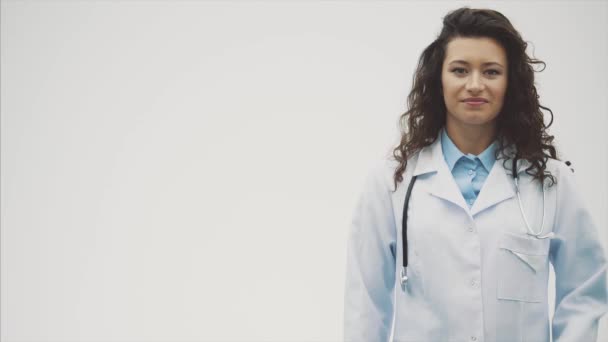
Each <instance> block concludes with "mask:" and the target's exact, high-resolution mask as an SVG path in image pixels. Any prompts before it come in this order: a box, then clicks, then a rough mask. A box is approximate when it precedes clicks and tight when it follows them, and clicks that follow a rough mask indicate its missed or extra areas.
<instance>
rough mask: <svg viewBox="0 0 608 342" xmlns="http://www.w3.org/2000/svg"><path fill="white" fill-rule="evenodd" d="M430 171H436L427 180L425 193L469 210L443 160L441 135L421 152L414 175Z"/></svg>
mask: <svg viewBox="0 0 608 342" xmlns="http://www.w3.org/2000/svg"><path fill="white" fill-rule="evenodd" d="M431 171H436V173H435V174H433V175H431V176H430V177H429V178H428V180H427V181H428V183H427V191H428V192H429V193H430V194H431V195H433V196H436V197H439V198H442V199H444V200H446V201H450V202H452V203H454V204H456V205H458V206H459V207H461V208H462V209H464V210H465V211H468V210H469V208H468V206H467V205H466V203H465V201H464V198H463V197H462V193H461V192H460V189H459V188H458V185H457V184H456V181H455V180H454V177H453V176H452V173H451V172H450V170H449V169H448V165H447V164H446V162H445V159H444V158H443V151H442V149H441V134H439V136H438V137H437V139H435V142H434V143H433V144H431V145H430V146H427V147H425V148H424V149H423V150H422V151H421V153H420V158H419V160H418V164H417V165H416V171H415V172H414V174H415V175H419V174H422V173H428V172H431Z"/></svg>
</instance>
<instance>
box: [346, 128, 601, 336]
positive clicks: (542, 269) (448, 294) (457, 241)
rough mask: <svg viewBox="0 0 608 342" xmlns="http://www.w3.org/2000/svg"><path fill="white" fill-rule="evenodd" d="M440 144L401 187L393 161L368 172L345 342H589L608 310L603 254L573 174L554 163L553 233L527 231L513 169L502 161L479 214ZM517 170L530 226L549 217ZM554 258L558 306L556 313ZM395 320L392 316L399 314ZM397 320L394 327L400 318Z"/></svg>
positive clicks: (533, 186)
mask: <svg viewBox="0 0 608 342" xmlns="http://www.w3.org/2000/svg"><path fill="white" fill-rule="evenodd" d="M440 139H441V138H440V137H438V138H437V140H436V141H435V142H434V143H433V144H432V145H430V146H428V147H426V148H424V149H422V150H421V151H420V152H419V153H418V154H417V155H415V156H414V157H413V158H412V159H410V161H411V160H413V159H417V160H416V165H415V168H414V167H412V164H413V163H412V162H408V165H407V169H406V171H405V172H404V181H403V182H401V183H399V186H398V189H397V191H396V192H395V193H392V190H393V189H394V183H393V173H394V170H395V169H396V167H397V162H396V161H394V160H385V161H382V162H381V163H379V164H378V165H376V166H375V167H373V168H372V171H371V172H370V173H369V174H368V176H367V179H366V181H365V185H364V187H363V191H362V193H361V195H360V198H359V200H358V203H357V206H356V208H355V211H354V215H353V219H352V224H351V227H350V230H349V234H348V243H347V263H346V264H347V270H346V281H345V296H344V340H345V341H366V342H383V341H389V339H390V337H391V336H393V338H394V339H393V340H394V341H418V342H420V341H469V342H471V341H474V342H483V341H505V342H519V341H549V340H550V331H549V330H550V329H552V334H553V341H556V342H558V341H559V342H581V341H584V342H592V341H596V339H597V328H598V320H599V318H600V317H601V316H602V315H603V314H604V313H605V312H606V311H608V304H607V297H608V289H607V286H606V270H607V266H606V255H605V252H604V250H603V248H602V245H601V243H600V241H599V234H598V232H597V229H596V227H595V225H594V223H593V221H592V218H591V216H590V214H589V211H588V210H587V209H586V208H585V206H584V204H583V202H582V201H581V197H580V193H579V191H578V188H577V186H576V185H575V181H574V176H573V173H572V172H571V170H570V169H569V168H568V166H566V165H565V164H564V163H563V162H561V161H557V160H553V159H550V160H549V161H548V165H547V167H548V170H550V171H551V172H552V174H553V175H554V176H555V177H556V179H557V184H556V185H554V186H553V187H550V188H548V189H547V190H546V199H545V205H546V208H545V210H546V213H545V215H546V217H545V226H546V228H545V232H549V231H553V232H554V233H555V236H554V237H553V238H551V239H536V238H534V237H531V236H528V235H526V226H525V224H524V221H523V218H522V216H521V213H520V209H519V206H518V201H517V196H516V193H515V185H514V182H513V179H512V178H511V171H510V165H511V163H510V162H508V163H507V164H505V165H506V167H503V160H501V159H497V160H496V162H495V163H494V166H493V167H492V170H491V171H490V173H489V175H488V177H487V179H486V181H485V183H484V185H483V188H482V189H481V191H480V193H479V196H478V198H477V199H476V201H475V203H474V205H473V206H472V208H470V209H469V207H468V206H467V204H466V203H465V201H464V199H463V197H462V194H461V192H460V189H459V188H458V186H457V184H456V182H455V181H454V178H453V176H452V174H451V172H450V171H449V169H448V166H447V164H446V163H445V160H444V157H443V153H442V149H441V141H440ZM527 166H529V164H527V163H526V162H525V161H523V163H522V164H521V165H520V166H519V168H518V174H519V177H520V189H521V196H522V202H523V204H524V210H525V213H526V215H527V217H528V222H529V223H530V225H531V227H532V229H534V230H535V231H538V230H539V229H540V226H541V219H542V210H543V207H542V205H543V204H542V198H543V197H542V192H541V188H540V185H539V183H538V181H536V180H535V181H534V182H532V177H531V176H529V175H527V174H526V173H525V171H524V169H525V168H526V167H527ZM412 171H413V174H414V175H418V178H417V180H416V183H415V185H414V187H413V190H412V194H411V198H410V204H409V210H408V217H409V219H408V233H407V236H408V246H409V249H410V250H409V253H408V256H409V265H408V269H407V271H408V276H409V280H408V282H407V283H406V284H405V285H404V286H402V285H401V283H400V270H401V266H402V262H403V261H402V260H403V259H402V253H403V247H402V242H401V222H402V214H403V204H404V201H405V192H406V190H407V186H408V184H409V180H410V177H411V173H412ZM549 262H551V264H552V265H553V267H554V270H555V274H556V298H555V300H556V306H555V312H554V318H553V321H552V322H550V321H549V316H548V304H547V303H548V296H547V288H548V276H549ZM393 316H394V317H393ZM393 319H394V321H393Z"/></svg>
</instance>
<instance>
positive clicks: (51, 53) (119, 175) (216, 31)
mask: <svg viewBox="0 0 608 342" xmlns="http://www.w3.org/2000/svg"><path fill="white" fill-rule="evenodd" d="M462 5H469V6H472V7H490V8H492V9H496V10H499V11H501V12H502V13H503V14H505V15H506V16H507V17H508V18H509V19H510V20H511V22H512V23H513V24H514V26H515V27H516V28H517V29H518V30H519V31H520V32H521V34H522V36H523V37H524V39H525V40H526V41H528V42H529V43H530V45H529V49H530V50H529V54H531V55H532V56H535V57H537V58H540V59H542V60H544V61H545V62H546V63H547V68H546V69H545V71H543V72H542V73H538V74H537V88H538V90H539V94H540V95H541V98H540V100H541V104H543V105H545V106H548V107H550V108H551V109H552V110H553V112H554V114H555V123H554V125H553V127H552V128H551V131H550V132H551V133H552V134H554V135H555V136H556V140H557V144H558V148H559V150H560V151H561V154H560V156H561V157H562V158H563V159H564V160H570V161H572V162H573V166H574V168H575V170H576V175H577V179H578V181H579V184H580V191H581V192H582V193H583V194H584V195H585V200H586V203H587V204H588V206H589V208H590V210H591V211H592V214H593V217H594V218H595V220H596V222H597V224H598V227H599V228H598V229H599V230H600V235H601V237H602V241H603V242H604V245H607V244H606V243H605V241H606V238H607V236H608V231H607V218H608V217H607V212H608V199H607V193H608V185H607V181H606V174H608V170H607V159H608V151H607V146H608V143H607V138H606V133H605V132H606V128H607V126H608V125H607V124H608V119H607V99H606V98H607V97H606V94H608V81H607V76H608V72H607V67H606V65H607V64H606V61H607V60H608V48H607V46H608V43H607V42H608V33H607V32H608V23H607V21H608V20H607V19H608V3H607V2H606V1H596V2H584V1H577V2H572V3H571V2H565V1H564V2H560V1H552V2H541V1H527V2H508V3H507V2H497V3H489V2H471V1H466V2H456V1H444V2H441V1H429V2H413V1H406V2H398V1H384V2H378V1H373V2H372V1H369V2H364V1H333V2H329V1H310V2H305V1H286V2H279V1H264V2H260V1H257V2H245V1H228V2H210V1H199V2H196V1H180V2H175V1H143V0H141V1H121V2H119V1H63V2H59V1H52V2H50V1H44V2H43V1H37V2H35V1H15V0H13V1H10V0H5V1H2V7H1V10H2V15H1V71H2V72H1V100H2V101H1V157H2V159H1V176H2V178H1V214H2V221H1V223H2V227H1V228H2V229H1V234H2V235H1V247H2V251H1V276H2V279H1V295H2V298H1V329H0V330H1V338H2V341H6V342H9V341H11V342H12V341H15V342H16V341H339V340H340V339H341V338H342V303H343V290H344V283H343V282H344V275H345V274H344V272H345V262H346V234H347V231H348V228H349V223H350V218H351V215H352V211H353V209H354V205H355V200H356V197H357V195H358V193H359V191H360V190H361V186H362V182H363V178H364V176H365V175H366V173H367V171H368V168H369V166H371V165H372V164H373V162H374V161H376V160H378V159H379V158H383V157H384V156H388V155H389V154H390V151H391V149H392V148H393V147H394V146H395V144H396V143H397V142H398V138H399V135H398V134H399V132H398V128H397V120H398V118H399V116H400V115H401V114H402V113H403V112H404V111H405V109H406V104H405V103H406V102H405V101H406V96H407V94H408V92H409V89H410V86H411V79H412V74H413V72H414V69H415V66H416V62H417V59H418V57H419V55H420V53H421V52H422V50H423V49H424V48H425V47H426V46H427V45H428V44H430V43H431V42H432V40H433V39H434V38H435V37H436V35H437V34H438V33H439V30H440V29H441V20H442V17H443V16H444V15H445V14H446V13H447V12H448V11H449V10H453V9H455V8H457V7H460V6H462ZM551 291H552V290H551ZM553 293H554V292H551V293H550V298H552V297H553ZM550 305H552V303H551V304H550ZM551 307H552V306H551ZM602 324H603V326H602V328H601V330H600V341H607V340H608V331H607V330H608V329H607V327H606V318H604V319H603V323H602Z"/></svg>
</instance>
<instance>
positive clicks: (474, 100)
mask: <svg viewBox="0 0 608 342" xmlns="http://www.w3.org/2000/svg"><path fill="white" fill-rule="evenodd" d="M464 102H467V103H486V102H488V100H486V99H484V98H483V97H469V98H467V99H464Z"/></svg>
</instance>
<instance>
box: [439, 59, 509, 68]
mask: <svg viewBox="0 0 608 342" xmlns="http://www.w3.org/2000/svg"><path fill="white" fill-rule="evenodd" d="M452 63H462V64H466V65H469V62H467V61H463V60H460V59H458V60H455V61H451V62H450V64H452ZM492 64H496V65H498V66H499V67H503V66H502V65H501V64H500V63H496V62H485V63H482V64H481V65H492Z"/></svg>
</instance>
